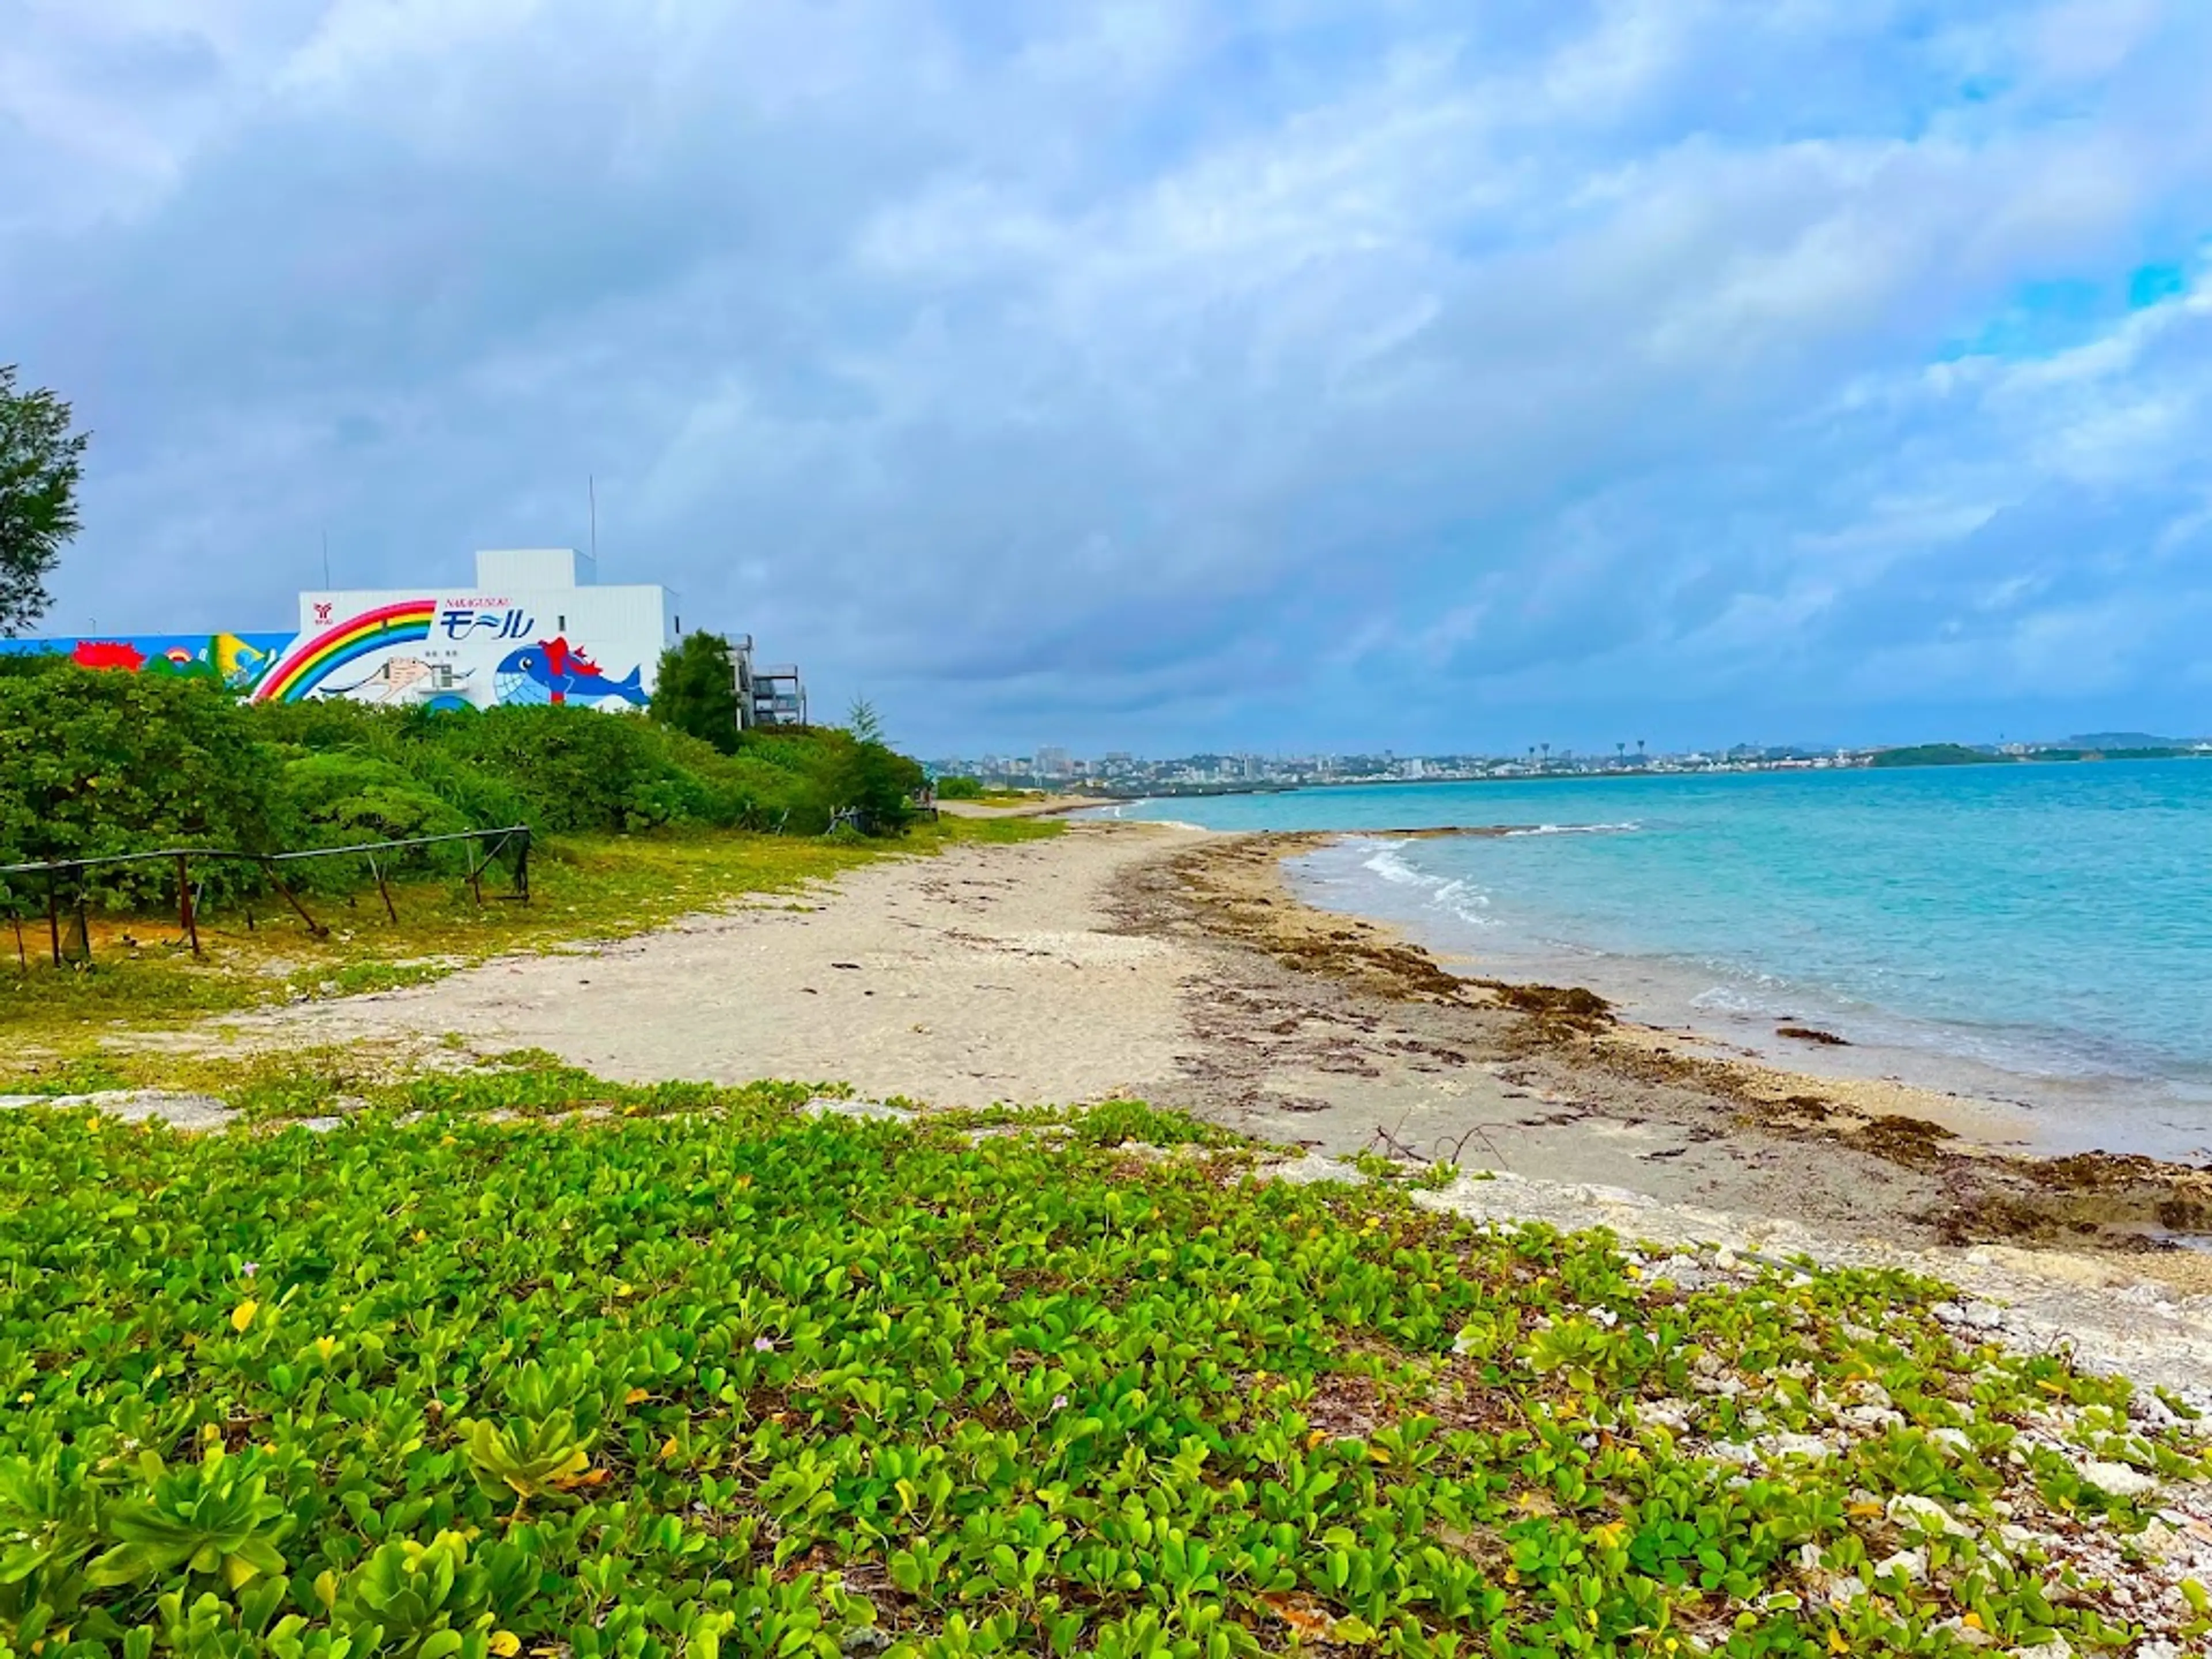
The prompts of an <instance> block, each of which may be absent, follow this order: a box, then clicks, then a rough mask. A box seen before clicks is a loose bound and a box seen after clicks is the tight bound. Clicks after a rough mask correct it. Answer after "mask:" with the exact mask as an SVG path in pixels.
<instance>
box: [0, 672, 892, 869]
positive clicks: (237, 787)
mask: <svg viewBox="0 0 2212 1659" xmlns="http://www.w3.org/2000/svg"><path fill="white" fill-rule="evenodd" d="M920 786H921V769H920V767H919V766H917V765H916V764H915V763H914V762H913V761H911V760H908V759H907V758H906V757H904V756H902V755H896V754H894V753H892V752H891V751H890V750H889V749H887V748H885V747H884V746H883V745H882V744H869V743H862V742H860V741H859V740H858V739H856V738H854V737H853V736H852V735H851V734H850V733H849V732H842V731H836V730H834V729H833V730H815V731H808V732H773V733H771V732H746V733H744V738H743V740H742V741H741V742H740V743H739V744H738V745H737V752H736V753H734V754H727V755H726V754H721V753H719V752H717V751H716V750H714V748H713V747H711V746H709V745H708V744H706V743H703V742H702V741H700V740H699V739H698V738H693V737H690V736H688V735H686V734H685V733H684V732H681V731H678V730H676V729H673V728H672V727H670V726H665V725H659V724H656V723H654V722H653V721H651V720H644V719H641V718H639V717H637V716H635V715H629V714H602V713H600V712H599V711H598V710H595V709H588V708H555V707H551V706H546V705H541V706H535V707H523V708H493V709H488V710H485V711H483V712H482V713H476V712H469V713H435V712H432V711H428V710H424V709H408V710H398V709H385V708H371V707H368V706H366V705H364V704H361V703H353V702H341V701H331V702H301V703H289V704H285V703H275V704H272V703H241V702H238V701H237V700H236V699H234V698H233V697H232V696H229V695H228V694H227V693H225V692H224V691H223V690H222V689H221V688H220V687H218V686H216V685H214V684H210V683H208V682H205V681H200V680H186V679H176V678H169V677H167V676H153V675H137V674H126V673H118V672H114V671H102V670H97V669H88V668H82V667H78V666H76V665H74V664H72V663H69V662H66V661H58V660H53V659H48V660H47V662H46V665H44V666H42V667H41V668H40V671H37V672H35V673H23V674H13V673H10V674H0V864H13V863H19V862H31V861H34V860H56V859H79V858H94V857H101V856H105V855H107V854H119V853H141V852H151V851H158V850H161V849H165V848H173V847H179V846H185V847H217V848H234V849H237V850H240V851H246V852H253V853H261V852H274V851H278V850H291V849H295V848H312V847H331V846H342V845H348V844H351V843H355V842H363V841H380V840H387V839H398V838H401V837H405V836H421V835H435V834H441V833H446V832H448V831H452V830H458V829H499V828H503V827H505V826H506V825H508V824H512V823H524V824H527V825H529V826H530V827H531V828H532V829H535V830H538V831H541V832H546V833H552V834H559V833H562V832H570V831H573V832H580V833H598V834H605V833H610V832H611V833H617V834H637V833H642V832H649V831H653V830H657V829H755V830H764V831H768V832H771V833H781V834H788V835H820V834H822V833H823V831H825V830H827V829H829V827H830V826H831V823H832V822H833V819H834V817H835V814H836V812H837V811H839V809H841V808H857V809H858V811H859V816H860V823H859V825H858V826H857V827H859V828H860V829H863V830H865V831H866V832H868V833H871V834H888V833H892V832H895V831H896V829H899V828H901V827H902V825H903V824H904V823H905V821H906V817H907V812H906V808H905V799H906V797H907V795H908V793H911V792H912V791H913V790H915V789H917V788H919V787H920ZM458 863H465V851H464V849H461V848H453V849H447V850H438V851H432V852H429V853H425V854H422V855H420V856H417V857H416V858H414V859H411V860H400V861H398V862H395V863H394V864H393V865H392V868H393V869H394V870H400V871H410V870H413V871H427V872H441V871H447V870H448V869H450V868H453V867H455V866H456V865H457V864H458ZM208 878H209V880H210V884H211V885H210V890H209V893H208V894H207V896H209V897H210V898H222V897H226V896H234V895H237V894H240V893H245V892H250V891H253V890H257V889H258V886H259V885H260V878H259V877H258V875H257V873H256V872H255V871H254V870H253V868H252V866H248V865H242V864H241V865H228V866H216V865H210V866H208ZM366 878H367V870H366V866H356V865H355V864H354V863H353V862H352V861H349V860H348V861H341V862H337V863H332V864H331V865H329V866H324V865H321V864H319V863H318V864H314V865H311V866H307V867H306V868H304V869H303V870H302V871H301V872H300V873H299V874H298V876H297V879H299V880H301V881H304V882H308V883H310V884H314V885H318V886H324V887H327V886H328V885H329V884H331V883H332V882H336V883H339V884H353V885H358V884H361V883H362V882H363V881H364V880H365V879H366ZM173 884H174V871H173V866H167V865H162V864H146V865H134V866H123V867H121V868H119V869H111V870H106V871H103V872H100V873H99V874H98V875H97V877H96V878H94V880H92V881H91V882H90V883H89V884H88V896H89V897H90V898H91V900H92V901H93V902H94V903H96V904H100V905H104V906H107V907H110V908H125V909H127V908H137V907H144V906H149V905H151V906H158V905H160V904H161V903H165V902H173ZM14 894H15V902H16V903H17V905H18V907H19V908H20V907H21V905H22V904H23V903H24V902H29V901H31V900H33V899H37V900H38V902H43V900H42V899H40V898H39V897H38V895H37V894H34V893H33V890H32V887H31V886H30V885H27V884H25V883H24V882H23V881H22V880H21V878H19V879H18V880H17V881H16V882H15V884H14ZM5 908H6V904H5V899H4V897H3V896H0V911H4V909H5Z"/></svg>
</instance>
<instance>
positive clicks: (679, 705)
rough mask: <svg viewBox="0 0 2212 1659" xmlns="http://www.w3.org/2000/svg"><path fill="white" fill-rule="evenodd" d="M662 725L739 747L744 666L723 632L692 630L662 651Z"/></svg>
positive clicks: (726, 748)
mask: <svg viewBox="0 0 2212 1659" xmlns="http://www.w3.org/2000/svg"><path fill="white" fill-rule="evenodd" d="M647 712H648V714H649V715H650V717H651V718H652V720H653V722H654V723H655V724H656V725H659V726H671V727H673V728H674V729H675V730H677V731H678V732H689V733H690V735H691V736H693V737H695V738H698V739H699V740H700V741H701V742H702V743H704V744H708V745H709V746H711V747H712V748H714V750H717V751H718V752H720V753H721V754H725V755H733V754H735V753H736V752H737V750H738V665H737V663H736V661H735V660H734V659H732V656H731V654H730V642H729V641H727V640H726V639H724V638H723V637H722V636H721V635H719V634H708V633H703V632H702V633H694V634H686V635H684V638H683V640H682V641H680V642H679V643H678V644H676V645H672V646H671V647H669V648H668V649H667V650H665V651H664V652H662V653H660V671H659V674H657V675H656V676H654V678H653V707H652V708H651V709H650V710H649V711H647Z"/></svg>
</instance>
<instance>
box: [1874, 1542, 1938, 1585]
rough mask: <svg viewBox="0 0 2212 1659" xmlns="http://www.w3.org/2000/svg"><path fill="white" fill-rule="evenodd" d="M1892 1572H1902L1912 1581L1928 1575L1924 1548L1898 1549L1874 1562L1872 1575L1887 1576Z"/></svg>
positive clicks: (1926, 1553)
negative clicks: (1891, 1554)
mask: <svg viewBox="0 0 2212 1659" xmlns="http://www.w3.org/2000/svg"><path fill="white" fill-rule="evenodd" d="M1893 1573H1902V1574H1904V1575H1905V1577H1906V1578H1907V1579H1909V1580H1910V1581H1911V1582H1912V1583H1916V1584H1917V1583H1919V1582H1920V1581H1921V1580H1922V1579H1923V1578H1925V1577H1928V1552H1927V1551H1926V1550H1918V1549H1914V1550H1899V1551H1898V1553H1896V1554H1894V1555H1893V1556H1889V1557H1887V1558H1886V1559H1882V1560H1880V1561H1877V1562H1875V1568H1874V1576H1875V1577H1876V1578H1887V1577H1889V1576H1890V1575H1891V1574H1893Z"/></svg>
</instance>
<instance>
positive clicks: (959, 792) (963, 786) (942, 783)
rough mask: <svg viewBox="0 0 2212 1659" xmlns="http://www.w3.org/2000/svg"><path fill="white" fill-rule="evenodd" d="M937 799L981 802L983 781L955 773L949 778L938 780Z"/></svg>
mask: <svg viewBox="0 0 2212 1659" xmlns="http://www.w3.org/2000/svg"><path fill="white" fill-rule="evenodd" d="M937 798H938V799H939V800H981V799H983V781H982V780H981V778H969V777H962V776H960V775H958V774H957V773H956V774H955V775H953V776H951V777H949V778H939V779H938V781H937Z"/></svg>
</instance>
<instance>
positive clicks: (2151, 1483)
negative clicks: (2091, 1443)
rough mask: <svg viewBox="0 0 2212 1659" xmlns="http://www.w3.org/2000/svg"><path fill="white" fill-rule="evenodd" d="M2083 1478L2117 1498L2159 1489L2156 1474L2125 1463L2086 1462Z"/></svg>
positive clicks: (2134, 1495)
mask: <svg viewBox="0 0 2212 1659" xmlns="http://www.w3.org/2000/svg"><path fill="white" fill-rule="evenodd" d="M2081 1478H2082V1479H2083V1480H2087V1482H2088V1483H2089V1484H2090V1485H2091V1486H2096V1487H2098V1488H2100V1490H2102V1491H2105V1492H2110V1493H2112V1496H2113V1497H2115V1498H2140V1497H2142V1495H2143V1494H2144V1493H2145V1492H2156V1491H2157V1490H2158V1480H2157V1477H2156V1476H2154V1475H2148V1474H2144V1473H2143V1472H2142V1470H2141V1469H2137V1468H2130V1467H2129V1466H2128V1465H2127V1464H2125V1463H2095V1462H2091V1463H2084V1464H2082V1465H2081Z"/></svg>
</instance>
